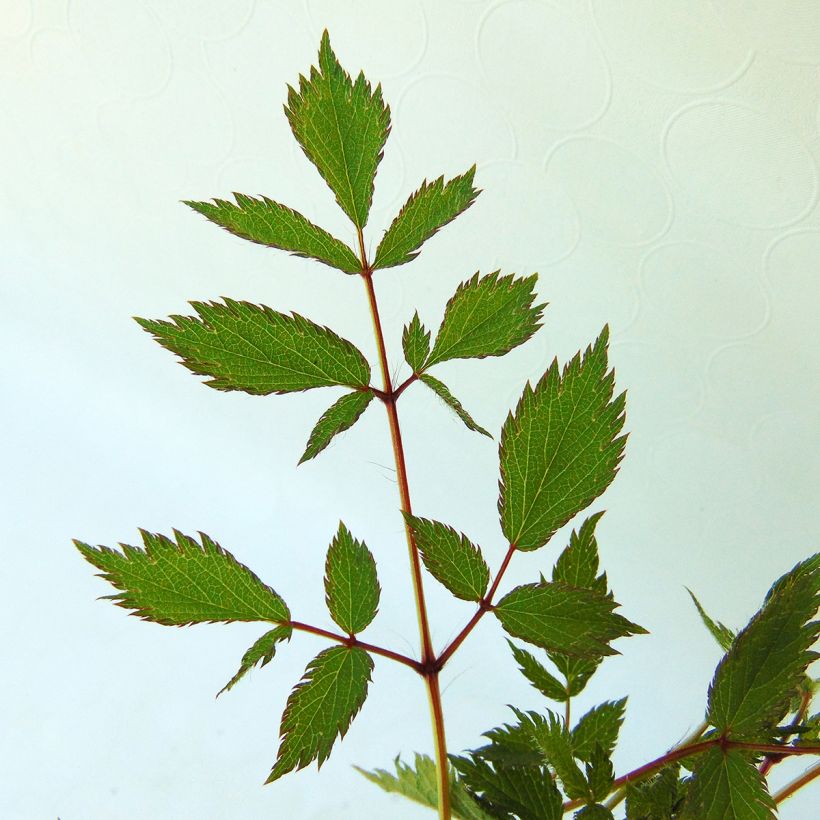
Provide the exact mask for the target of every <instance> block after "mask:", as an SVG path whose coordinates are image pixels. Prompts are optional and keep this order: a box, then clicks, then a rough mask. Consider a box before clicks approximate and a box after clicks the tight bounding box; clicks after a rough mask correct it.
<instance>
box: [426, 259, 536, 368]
mask: <svg viewBox="0 0 820 820" xmlns="http://www.w3.org/2000/svg"><path fill="white" fill-rule="evenodd" d="M499 273H500V271H495V272H493V273H490V274H487V275H486V276H483V277H482V278H481V279H479V278H478V274H477V273H476V274H475V275H474V276H473V277H472V279H468V280H467V281H466V282H462V283H461V284H460V285H459V286H458V289H457V290H456V292H455V294H454V295H453V296H452V298H451V299H450V301H449V302H448V303H447V307H446V308H445V310H444V320H443V321H442V323H441V327H440V328H439V331H438V335H437V336H436V341H435V344H434V345H433V350H432V352H431V353H430V358H429V359H428V361H427V367H432V366H433V365H434V364H438V363H439V362H444V361H448V360H449V359H483V358H485V357H487V356H503V355H504V354H505V353H509V351H510V350H512V349H513V348H514V347H518V345H520V344H523V343H524V342H526V341H527V339H529V338H530V337H531V336H532V335H533V333H535V331H536V330H538V328H539V327H541V324H540V319H541V314H542V312H543V310H544V307H546V305H533V301H534V300H535V293H534V290H533V289H534V288H535V282H536V279H537V278H538V277H537V276H535V275H533V276H527V277H525V278H519V279H516V278H515V277H514V276H513V275H512V274H509V275H507V276H499Z"/></svg>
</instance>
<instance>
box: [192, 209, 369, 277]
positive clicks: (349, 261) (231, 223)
mask: <svg viewBox="0 0 820 820" xmlns="http://www.w3.org/2000/svg"><path fill="white" fill-rule="evenodd" d="M234 198H235V199H236V204H234V203H233V202H229V201H228V200H225V199H214V201H213V202H193V201H191V200H185V201H184V202H185V204H186V205H187V206H188V207H189V208H193V209H194V210H195V211H197V212H198V213H200V214H202V215H203V216H204V217H206V218H207V219H209V220H210V221H211V222H213V223H214V224H216V225H219V226H220V227H222V228H225V230H227V231H230V232H231V233H232V234H235V235H236V236H241V237H242V239H248V240H250V241H251V242H256V243H257V244H259V245H267V246H269V247H271V248H280V249H281V250H283V251H290V252H291V253H292V254H293V255H294V256H302V257H310V258H312V259H316V260H318V261H319V262H324V263H325V264H326V265H330V267H332V268H338V269H339V270H341V271H344V272H345V273H359V272H360V271H361V264H360V263H359V260H358V259H357V257H356V254H355V253H353V251H352V250H351V249H350V248H349V247H348V246H347V245H345V243H344V242H341V241H340V240H338V239H336V237H335V236H331V235H330V234H329V233H328V232H327V231H326V230H324V229H323V228H320V227H319V226H318V225H314V224H313V223H312V222H310V221H309V220H307V219H305V217H304V216H302V214H300V213H298V212H297V211H294V210H293V209H292V208H288V207H287V206H285V205H280V204H279V203H278V202H274V201H273V200H272V199H268V198H267V197H266V196H263V197H262V198H261V199H254V197H252V196H247V195H246V194H236V193H235V194H234Z"/></svg>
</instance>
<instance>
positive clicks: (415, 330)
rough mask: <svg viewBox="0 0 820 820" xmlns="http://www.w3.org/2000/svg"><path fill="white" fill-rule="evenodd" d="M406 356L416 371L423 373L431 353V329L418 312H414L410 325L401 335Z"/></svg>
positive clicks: (406, 326)
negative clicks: (428, 328) (422, 321)
mask: <svg viewBox="0 0 820 820" xmlns="http://www.w3.org/2000/svg"><path fill="white" fill-rule="evenodd" d="M401 345H402V347H403V348H404V358H405V361H406V362H407V364H409V365H410V367H412V368H413V372H414V373H421V371H422V370H424V365H425V363H426V362H427V357H428V356H429V355H430V331H429V330H427V328H426V327H425V326H424V325H423V324H422V323H421V319H419V314H418V312H416V313H414V314H413V318H412V319H411V320H410V324H409V325H405V326H404V331H403V333H402V335H401Z"/></svg>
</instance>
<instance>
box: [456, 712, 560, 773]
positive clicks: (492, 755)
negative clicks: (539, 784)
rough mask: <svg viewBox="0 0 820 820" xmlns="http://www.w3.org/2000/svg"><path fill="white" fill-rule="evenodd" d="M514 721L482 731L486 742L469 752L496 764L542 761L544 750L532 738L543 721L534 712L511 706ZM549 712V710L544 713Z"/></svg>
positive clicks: (539, 762) (520, 764)
mask: <svg viewBox="0 0 820 820" xmlns="http://www.w3.org/2000/svg"><path fill="white" fill-rule="evenodd" d="M511 708H512V710H513V712H514V713H515V716H516V717H517V718H518V723H516V724H512V725H511V724H508V723H505V724H503V725H502V726H499V727H497V728H495V729H490V730H489V731H487V732H484V737H486V738H488V739H489V741H490V743H489V744H488V745H486V746H482V747H481V748H479V749H474V750H473V751H472V752H471V754H472V755H473V756H477V757H483V758H485V759H486V760H490V761H492V762H493V764H494V765H495V766H496V768H497V767H498V766H538V765H540V764H542V763H543V762H544V753H543V751H542V750H541V747H540V746H539V745H538V743H537V742H536V740H535V732H536V730H538V728H539V727H540V726H542V725H543V724H544V723H546V722H547V718H545V717H544V716H543V715H539V714H538V713H537V712H531V711H530V712H524V711H522V710H520V709H516V708H514V707H511ZM548 714H550V715H551V714H552V713H548Z"/></svg>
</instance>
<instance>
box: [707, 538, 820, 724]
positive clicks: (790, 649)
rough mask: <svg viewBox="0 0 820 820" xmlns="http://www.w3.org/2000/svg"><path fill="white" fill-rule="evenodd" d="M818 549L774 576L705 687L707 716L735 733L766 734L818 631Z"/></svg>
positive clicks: (782, 711) (811, 654) (782, 712)
mask: <svg viewBox="0 0 820 820" xmlns="http://www.w3.org/2000/svg"><path fill="white" fill-rule="evenodd" d="M818 606H820V554H818V555H815V556H814V557H813V558H810V559H808V560H807V561H804V562H803V563H801V564H798V565H797V566H796V567H794V569H792V570H791V571H790V572H788V573H787V574H786V575H784V576H783V577H782V578H781V579H780V580H778V581H777V582H776V583H775V584H774V586H773V587H772V589H771V590H770V592H769V594H768V595H767V597H766V601H765V603H764V604H763V607H762V608H761V609H760V611H759V612H758V613H757V614H756V615H755V616H754V617H753V618H752V620H751V621H750V622H749V624H748V625H747V626H746V627H745V628H744V629H743V630H741V631H740V633H739V634H738V636H737V638H735V641H734V643H733V644H732V648H731V649H730V650H729V651H728V652H727V653H726V655H725V656H724V657H723V660H722V661H721V662H720V664H719V665H718V667H717V670H716V672H715V677H714V679H713V680H712V684H711V686H710V688H709V709H708V713H707V719H708V720H709V722H710V723H711V724H712V725H713V726H714V727H715V728H716V729H717V730H718V731H719V732H721V733H722V734H726V733H728V734H729V735H731V736H732V737H735V738H743V737H755V736H757V735H759V734H761V733H762V734H764V735H768V734H770V733H771V730H772V729H773V728H774V727H775V726H776V725H777V724H778V723H779V722H780V721H781V720H782V719H783V718H784V717H785V716H786V714H787V713H788V711H789V705H790V701H791V699H792V695H793V693H794V692H795V690H796V689H797V688H798V687H799V686H800V685H801V684H802V681H803V676H804V675H805V672H806V669H807V667H808V665H809V664H810V663H811V662H812V661H813V660H814V659H815V658H817V657H818V653H817V652H815V651H812V650H811V647H812V645H813V644H814V642H815V641H816V640H817V637H818V634H820V622H818V621H813V620H812V619H813V618H814V617H815V616H816V614H817V610H818Z"/></svg>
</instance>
